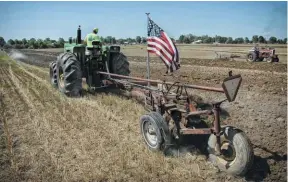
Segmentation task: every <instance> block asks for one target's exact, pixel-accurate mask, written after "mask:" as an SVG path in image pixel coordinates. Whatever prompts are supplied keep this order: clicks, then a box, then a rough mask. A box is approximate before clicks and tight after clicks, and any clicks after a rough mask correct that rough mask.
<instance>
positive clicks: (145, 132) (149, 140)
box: [140, 112, 170, 151]
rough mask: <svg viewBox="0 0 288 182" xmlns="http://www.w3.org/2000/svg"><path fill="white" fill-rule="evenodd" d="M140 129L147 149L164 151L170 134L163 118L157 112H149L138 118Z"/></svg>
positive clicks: (168, 142)
mask: <svg viewBox="0 0 288 182" xmlns="http://www.w3.org/2000/svg"><path fill="white" fill-rule="evenodd" d="M140 129H141V133H142V136H143V138H144V141H145V143H146V144H147V146H148V148H149V149H150V150H152V151H164V150H165V149H166V147H167V145H169V144H170V132H169V128H168V125H167V123H166V122H165V120H164V118H163V117H162V116H161V115H160V114H159V113H157V112H150V113H149V114H146V115H143V116H142V117H141V118H140Z"/></svg>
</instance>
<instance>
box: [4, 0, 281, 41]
mask: <svg viewBox="0 0 288 182" xmlns="http://www.w3.org/2000/svg"><path fill="white" fill-rule="evenodd" d="M146 12H150V17H151V19H152V20H153V21H154V22H155V23H156V24H158V25H159V26H160V27H161V28H162V29H163V30H164V31H165V32H166V33H167V34H168V35H169V36H170V37H173V38H177V39H178V37H179V36H180V35H181V34H189V33H192V34H194V35H197V36H201V35H209V36H215V35H220V36H230V37H233V38H237V37H248V38H249V39H251V37H252V36H253V35H263V36H264V37H265V38H266V37H270V36H276V37H277V38H285V37H287V1H286V2H285V1H282V2H275V1H272V2H267V1H266V2H265V1H263V2H259V1H258V2H247V1H246V2H245V1H242V2H241V1H239V2H237V1H234V2H225V1H222V2H220V1H219V2H217V1H216V2H215V1H214V2H213V1H211V2H204V1H203V2H201V1H199V2H196V1H190V2H189V1H182V2H180V1H174V2H163V1H158V2H156V1H155V2H153V1H142V2H140V1H138V2H137V1H134V2H131V1H130V2H129V1H122V2H119V1H118V2H117V1H115V2H109V1H106V2H105V1H102V2H97V1H94V2H93V1H92V2H91V1H86V2H83V1H81V2H67V1H66V2H65V1H62V2H55V1H50V2H49V1H47V2H41V1H38V2H35V1H30V2H21V1H19V2H5V1H2V2H0V17H1V18H0V36H2V37H4V39H5V40H8V39H22V38H27V39H30V38H36V39H37V38H41V39H45V38H48V37H49V38H51V39H56V40H57V39H58V38H59V37H63V38H64V39H65V40H67V39H68V38H69V37H76V32H77V28H78V25H81V29H82V39H84V36H85V35H86V34H87V33H90V32H91V31H92V29H93V28H96V27H97V28H99V32H98V34H99V35H100V36H108V35H111V36H114V37H116V38H128V37H132V38H135V37H136V36H137V35H140V36H143V37H146V36H147V16H146V14H145V13H146Z"/></svg>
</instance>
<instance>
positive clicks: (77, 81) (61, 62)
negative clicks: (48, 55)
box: [56, 52, 82, 96]
mask: <svg viewBox="0 0 288 182" xmlns="http://www.w3.org/2000/svg"><path fill="white" fill-rule="evenodd" d="M56 70H57V71H56V72H57V83H58V89H59V90H60V92H62V93H64V94H65V95H67V96H79V95H80V92H81V90H82V72H81V67H80V63H79V61H77V58H76V56H75V55H74V54H73V53H70V52H67V53H63V54H61V55H60V56H59V57H58V59H57V69H56Z"/></svg>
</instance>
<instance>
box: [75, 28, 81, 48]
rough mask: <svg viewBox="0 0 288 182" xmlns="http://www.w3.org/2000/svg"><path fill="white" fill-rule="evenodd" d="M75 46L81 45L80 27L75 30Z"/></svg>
mask: <svg viewBox="0 0 288 182" xmlns="http://www.w3.org/2000/svg"><path fill="white" fill-rule="evenodd" d="M76 44H81V26H80V25H79V27H78V30H77V41H76Z"/></svg>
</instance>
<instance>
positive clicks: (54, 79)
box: [49, 61, 58, 88]
mask: <svg viewBox="0 0 288 182" xmlns="http://www.w3.org/2000/svg"><path fill="white" fill-rule="evenodd" d="M49 68H50V82H51V84H52V86H53V87H55V88H57V87H58V83H57V64H56V61H53V62H52V63H51V64H50V65H49Z"/></svg>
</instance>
